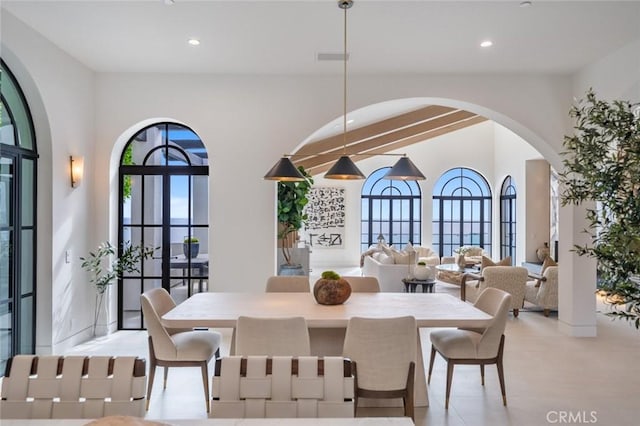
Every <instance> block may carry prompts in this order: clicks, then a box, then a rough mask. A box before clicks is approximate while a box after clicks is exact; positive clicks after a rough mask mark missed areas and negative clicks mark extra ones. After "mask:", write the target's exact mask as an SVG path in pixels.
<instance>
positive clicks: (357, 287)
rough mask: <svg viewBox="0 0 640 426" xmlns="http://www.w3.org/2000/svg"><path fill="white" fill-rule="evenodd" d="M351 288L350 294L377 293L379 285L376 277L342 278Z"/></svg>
mask: <svg viewBox="0 0 640 426" xmlns="http://www.w3.org/2000/svg"><path fill="white" fill-rule="evenodd" d="M342 278H343V279H345V280H347V282H348V283H349V285H350V286H351V292H352V293H379V292H380V283H379V282H378V279H377V278H376V277H344V276H343V277H342Z"/></svg>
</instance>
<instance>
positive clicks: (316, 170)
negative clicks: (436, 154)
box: [307, 115, 487, 176]
mask: <svg viewBox="0 0 640 426" xmlns="http://www.w3.org/2000/svg"><path fill="white" fill-rule="evenodd" d="M484 121H487V118H485V117H482V116H479V115H476V116H475V117H471V118H469V119H467V120H462V121H458V122H455V123H453V124H450V125H448V126H446V127H441V128H438V129H433V130H430V131H427V132H425V133H422V134H418V135H413V136H410V137H408V138H405V139H402V140H398V141H396V142H394V143H391V144H387V145H385V146H383V147H380V148H379V149H376V150H375V152H377V153H382V154H384V153H387V152H391V151H395V150H397V149H400V148H404V147H406V146H409V145H413V144H415V143H419V142H423V141H426V140H428V139H432V138H435V137H438V136H442V135H445V134H447V133H451V132H454V131H456V130H460V129H464V128H465V127H469V126H473V125H474V124H478V123H482V122H484ZM366 158H370V156H369V155H354V156H352V157H351V159H352V160H353V161H354V162H357V161H360V160H364V159H366ZM393 163H395V161H390V165H391V164H393ZM332 165H333V163H329V164H321V165H318V166H316V167H311V168H309V169H307V172H308V173H309V174H310V175H312V176H316V175H319V174H321V173H324V172H326V171H327V170H329V168H330V167H331V166H332Z"/></svg>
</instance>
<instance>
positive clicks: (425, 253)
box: [413, 246, 435, 258]
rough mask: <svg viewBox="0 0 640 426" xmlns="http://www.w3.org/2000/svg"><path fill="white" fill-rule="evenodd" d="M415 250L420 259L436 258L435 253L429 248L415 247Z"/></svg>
mask: <svg viewBox="0 0 640 426" xmlns="http://www.w3.org/2000/svg"><path fill="white" fill-rule="evenodd" d="M413 249H414V250H415V251H416V254H417V255H418V257H419V258H420V257H432V256H435V253H434V252H433V250H431V248H429V247H422V246H413Z"/></svg>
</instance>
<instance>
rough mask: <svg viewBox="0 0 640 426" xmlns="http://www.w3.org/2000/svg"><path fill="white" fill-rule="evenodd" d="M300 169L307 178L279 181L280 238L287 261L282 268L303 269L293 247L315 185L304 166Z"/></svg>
mask: <svg viewBox="0 0 640 426" xmlns="http://www.w3.org/2000/svg"><path fill="white" fill-rule="evenodd" d="M298 170H300V173H302V175H303V176H304V177H305V178H306V180H304V181H300V182H278V239H279V240H280V247H281V249H282V256H283V258H284V261H285V264H284V265H281V270H283V269H298V270H300V269H301V265H295V264H294V263H293V259H292V258H291V248H292V247H293V246H294V244H295V241H296V238H295V237H296V236H297V235H296V234H297V232H298V231H299V230H300V229H301V228H302V226H303V225H304V224H305V223H306V221H307V214H306V213H305V212H304V207H305V206H306V205H307V203H308V202H309V200H308V199H307V194H308V193H309V189H311V185H313V178H312V177H311V176H310V175H309V174H308V173H307V172H306V171H305V170H304V167H302V166H300V167H298ZM298 274H299V273H298ZM291 275H295V274H291Z"/></svg>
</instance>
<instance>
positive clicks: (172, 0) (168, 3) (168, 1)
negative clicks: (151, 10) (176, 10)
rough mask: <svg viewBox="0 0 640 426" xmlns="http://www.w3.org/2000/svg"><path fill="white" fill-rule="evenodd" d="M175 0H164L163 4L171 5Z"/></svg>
mask: <svg viewBox="0 0 640 426" xmlns="http://www.w3.org/2000/svg"><path fill="white" fill-rule="evenodd" d="M175 2H176V0H164V4H165V5H166V6H173V5H174V4H175Z"/></svg>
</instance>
